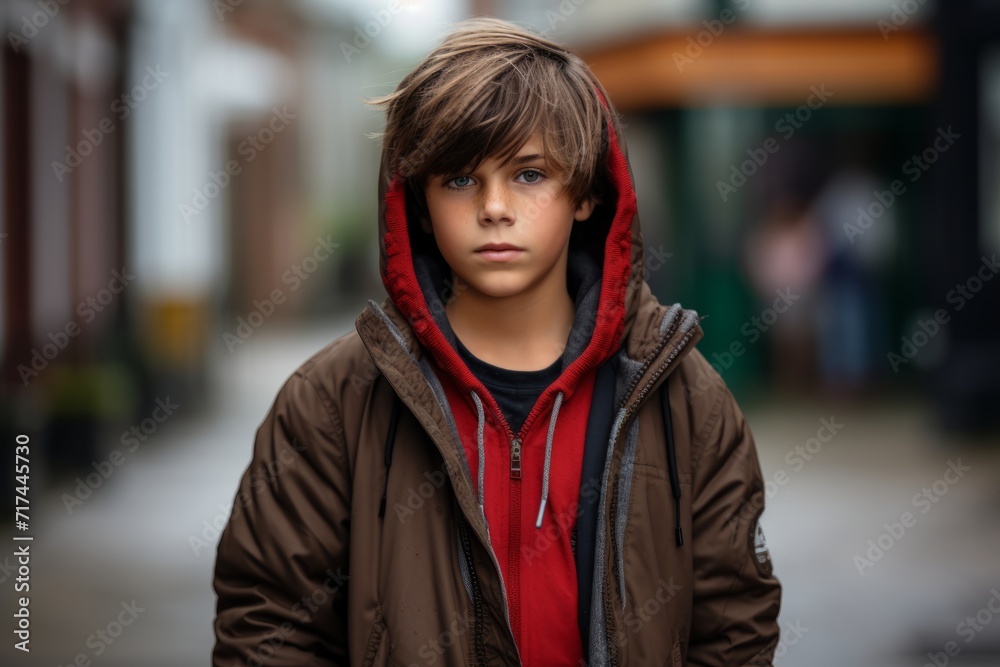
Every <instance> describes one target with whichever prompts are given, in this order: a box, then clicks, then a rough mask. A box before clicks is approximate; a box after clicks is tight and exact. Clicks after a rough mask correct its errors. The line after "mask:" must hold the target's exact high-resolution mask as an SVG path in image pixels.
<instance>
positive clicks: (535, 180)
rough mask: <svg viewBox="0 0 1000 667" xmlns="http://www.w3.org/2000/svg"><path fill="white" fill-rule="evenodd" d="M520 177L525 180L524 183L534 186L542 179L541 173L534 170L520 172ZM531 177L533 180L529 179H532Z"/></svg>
mask: <svg viewBox="0 0 1000 667" xmlns="http://www.w3.org/2000/svg"><path fill="white" fill-rule="evenodd" d="M521 176H522V177H523V178H524V179H525V180H524V182H525V183H532V184H534V183H538V182H539V181H540V180H541V179H542V172H540V171H536V170H534V169H528V170H525V171H522V172H521ZM532 176H533V177H534V178H529V177H532Z"/></svg>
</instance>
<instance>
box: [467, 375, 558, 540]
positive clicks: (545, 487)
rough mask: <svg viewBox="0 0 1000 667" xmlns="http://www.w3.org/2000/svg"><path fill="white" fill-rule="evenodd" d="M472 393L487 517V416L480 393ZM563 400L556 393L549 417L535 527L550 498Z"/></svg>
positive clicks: (481, 497)
mask: <svg viewBox="0 0 1000 667" xmlns="http://www.w3.org/2000/svg"><path fill="white" fill-rule="evenodd" d="M469 393H470V394H472V400H473V402H475V404H476V415H477V418H478V425H477V427H476V451H477V452H478V456H479V462H478V466H477V467H478V468H479V479H478V500H479V511H480V512H482V513H483V517H484V519H485V517H486V512H485V504H486V502H485V498H486V493H485V489H484V488H483V482H484V480H485V479H486V445H485V444H484V442H483V424H484V422H485V419H486V416H485V413H484V411H483V402H482V400H481V399H480V398H479V395H478V394H476V392H475V391H470V392H469ZM562 402H563V392H561V391H560V392H558V393H556V400H555V403H553V405H552V416H551V417H549V432H548V435H547V436H546V437H545V467H544V469H543V472H542V501H541V503H539V505H538V518H537V519H536V520H535V528H536V529H537V528H541V527H542V516H543V514H544V513H545V505H546V503H548V500H549V470H550V469H551V466H552V442H553V440H555V434H556V418H557V417H558V416H559V408H560V406H562Z"/></svg>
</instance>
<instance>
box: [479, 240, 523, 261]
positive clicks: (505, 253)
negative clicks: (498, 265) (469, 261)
mask: <svg viewBox="0 0 1000 667" xmlns="http://www.w3.org/2000/svg"><path fill="white" fill-rule="evenodd" d="M523 254H524V248H519V247H517V246H516V245H512V244H510V243H487V244H486V245H483V246H480V247H479V248H477V249H476V255H477V256H479V257H482V258H483V259H485V260H487V261H490V262H509V261H511V260H514V259H517V258H518V257H520V256H521V255H523Z"/></svg>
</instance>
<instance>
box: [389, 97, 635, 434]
mask: <svg viewBox="0 0 1000 667" xmlns="http://www.w3.org/2000/svg"><path fill="white" fill-rule="evenodd" d="M598 95H599V97H600V98H601V101H602V103H604V104H605V108H607V106H606V102H605V100H604V97H603V96H602V95H600V92H599V91H598ZM607 166H608V171H609V174H610V178H611V184H612V186H613V187H614V189H615V191H616V197H615V200H616V203H615V213H614V217H613V219H612V221H611V224H610V227H609V229H608V234H607V238H606V241H605V243H604V266H603V270H602V276H601V292H600V299H599V303H598V308H597V314H596V321H595V323H594V332H593V335H592V336H591V338H590V342H589V343H588V344H587V347H586V348H585V349H584V351H583V352H582V353H581V354H580V355H579V356H578V357H577V358H576V359H575V360H574V361H573V362H572V363H571V364H570V365H569V367H567V368H566V369H564V371H563V373H562V375H560V377H559V378H558V379H557V380H556V381H555V382H553V383H552V384H551V385H550V386H549V387H548V388H547V389H546V390H545V391H544V392H542V394H541V396H540V397H539V400H538V401H537V402H536V404H535V407H534V408H533V409H532V411H531V414H529V415H528V417H527V419H526V420H525V422H524V424H523V425H522V429H524V430H526V429H528V428H529V427H530V425H531V422H532V421H533V420H534V418H535V416H536V414H537V413H539V412H541V410H542V409H544V408H545V406H546V405H547V404H548V402H549V401H550V400H552V399H553V397H554V396H555V394H556V392H558V391H562V392H563V394H564V399H568V398H569V397H570V396H571V395H572V391H573V389H574V388H575V387H576V386H577V385H578V384H579V382H580V380H581V379H582V378H583V376H584V375H585V374H586V373H587V372H589V371H590V370H592V369H593V368H596V367H597V366H599V365H600V364H601V363H603V362H604V361H605V360H606V359H607V358H609V357H610V356H611V355H613V354H614V353H615V351H616V350H617V349H618V346H619V344H620V342H621V337H622V333H623V331H624V327H625V308H626V304H625V296H626V291H627V288H628V283H629V278H630V276H631V271H632V268H633V267H632V222H633V218H634V217H635V214H636V201H635V190H634V189H633V187H632V178H631V175H630V174H629V170H628V162H627V160H626V158H625V156H624V154H623V153H622V151H621V147H620V146H619V144H618V137H617V134H616V133H615V130H614V127H613V125H612V124H611V123H610V122H609V123H608V158H607ZM598 208H600V207H598ZM595 215H597V212H596V210H595ZM385 229H386V231H385V234H384V239H383V241H384V246H385V252H386V262H385V267H386V268H385V271H384V273H383V276H382V282H383V285H384V286H385V288H386V291H387V293H388V294H389V296H390V298H391V299H392V300H393V302H394V303H395V304H396V307H397V308H398V309H399V310H400V312H402V313H403V315H404V316H405V317H406V319H407V321H408V322H409V323H410V325H411V327H412V328H413V331H414V334H415V335H416V337H417V339H418V340H419V341H420V343H421V344H422V345H423V346H424V347H425V348H426V349H427V350H428V351H429V352H430V353H431V355H432V356H433V358H434V360H435V362H436V363H437V364H438V366H439V367H440V368H442V369H443V370H444V371H445V372H446V373H448V375H449V376H450V377H451V378H452V379H453V380H454V381H455V382H456V383H457V384H458V386H459V387H460V388H461V389H462V393H463V394H464V395H465V398H466V400H467V401H468V404H469V405H470V407H473V402H472V399H471V397H470V396H469V391H470V390H474V391H475V392H476V393H477V394H478V395H479V396H480V397H481V398H483V400H484V401H486V402H487V403H489V404H490V405H491V406H492V412H493V414H494V415H500V414H501V411H500V408H499V406H498V405H497V403H496V401H495V400H494V399H493V396H492V395H491V394H490V392H489V391H488V390H487V389H486V387H485V386H484V385H483V384H482V383H481V382H480V381H479V379H478V378H477V377H476V376H475V375H474V374H473V373H472V371H470V370H469V368H468V367H467V366H466V364H465V362H464V361H463V360H462V358H461V356H460V355H459V354H458V351H457V350H456V349H455V348H454V347H453V346H452V345H451V343H449V342H448V339H447V338H446V337H445V335H444V333H443V332H442V331H441V329H440V327H439V326H438V325H437V322H436V321H435V320H434V317H433V314H432V313H431V312H430V309H429V308H428V305H427V300H426V298H425V296H424V293H423V290H422V289H421V287H420V283H419V281H418V279H417V276H416V272H415V270H414V264H413V254H412V247H411V242H410V233H409V222H408V219H407V212H406V181H405V180H404V179H403V178H402V177H401V176H400V175H399V174H394V175H393V179H392V183H391V185H390V186H389V189H388V191H387V193H386V196H385Z"/></svg>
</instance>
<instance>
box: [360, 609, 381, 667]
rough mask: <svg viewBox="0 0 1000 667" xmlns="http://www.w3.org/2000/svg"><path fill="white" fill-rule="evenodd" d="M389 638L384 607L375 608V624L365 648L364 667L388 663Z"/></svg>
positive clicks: (362, 662)
mask: <svg viewBox="0 0 1000 667" xmlns="http://www.w3.org/2000/svg"><path fill="white" fill-rule="evenodd" d="M387 640H388V636H387V635H386V632H385V617H384V616H382V607H381V606H379V607H376V608H375V622H374V623H372V629H371V631H370V632H369V633H368V645H367V646H366V647H365V655H364V657H363V658H362V660H361V664H362V665H363V667H372V666H373V665H384V664H385V663H386V662H387V656H386V653H387V644H388V641H387Z"/></svg>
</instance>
